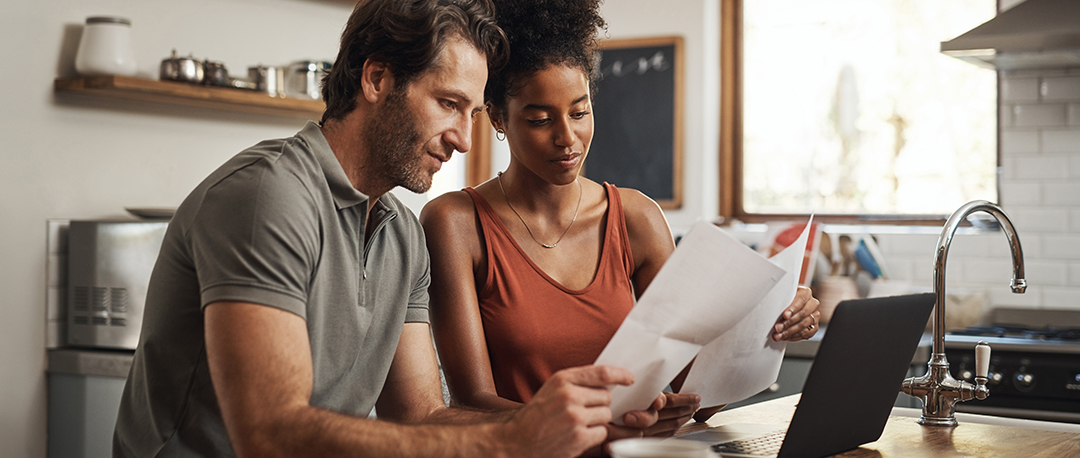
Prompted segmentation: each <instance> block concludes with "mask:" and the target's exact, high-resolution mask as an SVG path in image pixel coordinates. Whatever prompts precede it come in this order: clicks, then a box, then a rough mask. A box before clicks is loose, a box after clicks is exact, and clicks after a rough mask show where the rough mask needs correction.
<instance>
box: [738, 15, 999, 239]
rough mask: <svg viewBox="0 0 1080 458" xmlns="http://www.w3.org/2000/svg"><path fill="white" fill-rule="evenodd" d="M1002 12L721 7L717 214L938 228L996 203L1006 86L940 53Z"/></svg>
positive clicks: (992, 73)
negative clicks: (968, 207) (919, 223)
mask: <svg viewBox="0 0 1080 458" xmlns="http://www.w3.org/2000/svg"><path fill="white" fill-rule="evenodd" d="M995 8H996V2H995V0H948V1H925V0H829V1H824V2H807V1H805V0H752V1H746V2H743V1H741V0H724V5H723V8H722V11H723V13H722V14H723V15H724V17H723V30H722V32H721V33H722V38H721V39H722V45H721V46H722V49H723V52H724V56H722V62H723V66H724V67H723V69H722V73H723V75H722V78H723V82H722V83H721V84H722V86H721V91H722V113H721V119H722V121H721V122H722V126H721V145H722V151H721V167H722V171H721V202H722V204H721V205H722V208H721V214H722V215H724V216H734V217H736V218H739V219H743V220H754V219H767V218H768V216H769V215H792V214H805V213H810V212H814V213H817V214H819V215H835V216H836V217H834V219H846V220H868V219H882V218H886V219H894V220H895V219H917V218H920V217H922V218H927V219H933V220H937V218H940V217H941V216H942V215H948V214H949V213H951V212H952V211H953V210H955V209H956V208H957V207H959V206H960V205H962V204H964V203H965V202H968V201H971V200H976V199H985V200H990V201H996V200H997V179H996V170H997V75H996V72H995V71H994V70H992V69H985V68H979V67H976V66H974V65H972V64H970V63H967V62H963V61H960V60H958V59H955V58H952V57H948V56H945V55H944V54H941V53H940V52H939V49H940V42H941V41H946V40H949V39H951V38H954V37H955V36H957V35H960V34H961V33H963V32H965V31H967V30H969V29H971V28H973V27H975V26H977V25H979V24H981V23H983V22H985V21H987V20H989V19H991V18H992V17H993V16H994V13H995ZM837 217H838V218H837Z"/></svg>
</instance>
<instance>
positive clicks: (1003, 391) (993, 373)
mask: <svg viewBox="0 0 1080 458" xmlns="http://www.w3.org/2000/svg"><path fill="white" fill-rule="evenodd" d="M1004 312H1006V313H1008V312H1009V310H1004ZM1013 315H1014V316H1020V315H1023V321H1020V319H1017V318H1013V319H1010V318H1007V317H1004V316H1003V315H1002V314H1000V313H999V314H998V316H996V317H995V318H994V319H993V322H994V323H1000V324H994V325H987V326H971V327H968V328H965V329H957V330H953V331H950V332H949V333H948V334H947V339H946V341H945V354H946V355H947V358H948V359H949V360H950V361H954V362H955V364H956V366H955V369H954V373H953V374H954V375H956V376H957V378H961V379H965V380H972V375H973V372H974V362H973V359H972V355H973V354H972V352H971V348H972V347H973V346H974V345H975V343H976V342H978V341H986V342H988V343H989V344H990V346H991V347H993V349H994V352H993V355H992V356H991V358H990V367H989V370H990V371H989V377H988V378H989V382H988V384H987V386H988V387H989V388H990V392H991V396H990V397H988V398H987V399H985V400H983V401H982V402H979V403H963V404H958V405H957V407H956V410H958V411H963V412H971V413H981V414H989V415H999V416H1005V417H1014V418H1030V419H1036V420H1049V421H1063V422H1069V423H1080V324H1077V323H1076V319H1077V317H1080V313H1077V312H1065V311H1055V310H1023V311H1017V312H1015V313H1013ZM1040 317H1043V319H1040ZM1010 322H1011V324H1007V323H1010Z"/></svg>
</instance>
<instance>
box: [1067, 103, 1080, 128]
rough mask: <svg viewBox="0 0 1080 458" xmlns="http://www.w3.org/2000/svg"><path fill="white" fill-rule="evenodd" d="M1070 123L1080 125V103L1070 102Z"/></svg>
mask: <svg viewBox="0 0 1080 458" xmlns="http://www.w3.org/2000/svg"><path fill="white" fill-rule="evenodd" d="M1069 125H1070V126H1080V103H1070V104H1069Z"/></svg>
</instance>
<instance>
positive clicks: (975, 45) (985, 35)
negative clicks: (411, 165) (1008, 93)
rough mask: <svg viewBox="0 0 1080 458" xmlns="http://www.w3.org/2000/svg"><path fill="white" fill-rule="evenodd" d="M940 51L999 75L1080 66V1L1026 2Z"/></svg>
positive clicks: (1035, 0) (1047, 0)
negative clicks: (989, 69)
mask: <svg viewBox="0 0 1080 458" xmlns="http://www.w3.org/2000/svg"><path fill="white" fill-rule="evenodd" d="M941 52H943V53H945V54H948V55H950V56H953V57H956V58H959V59H963V60H966V61H968V62H972V63H975V64H978V65H981V66H984V67H990V68H996V69H998V70H1020V69H1036V68H1065V67H1080V0H1027V1H1025V2H1023V3H1020V4H1018V5H1016V6H1014V7H1012V8H1011V9H1008V10H1005V11H1002V12H1001V13H999V14H998V15H997V16H996V17H994V18H993V19H991V20H989V21H987V22H986V23H984V24H983V25H980V26H978V27H976V28H974V29H971V30H970V31H968V32H967V33H964V34H963V35H960V36H958V37H956V38H953V39H952V40H949V41H943V42H941Z"/></svg>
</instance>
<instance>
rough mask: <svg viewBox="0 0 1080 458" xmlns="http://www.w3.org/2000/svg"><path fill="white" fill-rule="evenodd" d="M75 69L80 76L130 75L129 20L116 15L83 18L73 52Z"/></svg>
mask: <svg viewBox="0 0 1080 458" xmlns="http://www.w3.org/2000/svg"><path fill="white" fill-rule="evenodd" d="M75 70H76V71H78V72H79V74H80V75H126V76H134V75H135V72H136V68H135V51H134V49H133V48H132V45H131V20H129V19H127V18H122V17H117V16H91V17H88V18H86V26H85V27H83V33H82V38H80V39H79V50H78V51H76V53H75Z"/></svg>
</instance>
